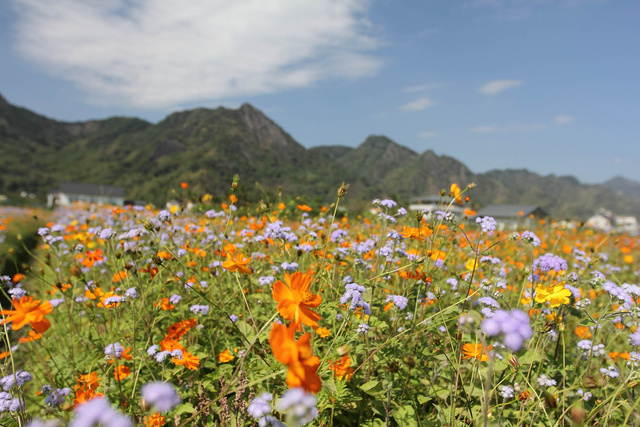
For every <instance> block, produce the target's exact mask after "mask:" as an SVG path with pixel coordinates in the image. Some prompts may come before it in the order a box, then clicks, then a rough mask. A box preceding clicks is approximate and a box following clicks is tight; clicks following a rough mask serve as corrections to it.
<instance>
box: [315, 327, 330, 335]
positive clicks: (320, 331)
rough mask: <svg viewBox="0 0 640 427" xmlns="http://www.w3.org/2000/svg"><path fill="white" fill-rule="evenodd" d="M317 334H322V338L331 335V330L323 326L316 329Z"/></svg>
mask: <svg viewBox="0 0 640 427" xmlns="http://www.w3.org/2000/svg"><path fill="white" fill-rule="evenodd" d="M316 334H318V335H320V338H327V337H328V336H330V335H331V331H330V330H329V329H327V328H325V327H324V326H323V327H322V328H318V329H316Z"/></svg>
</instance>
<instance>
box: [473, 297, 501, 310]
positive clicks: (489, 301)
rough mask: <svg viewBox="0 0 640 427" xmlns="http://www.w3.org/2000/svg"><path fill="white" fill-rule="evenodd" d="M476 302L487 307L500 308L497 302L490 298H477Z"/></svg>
mask: <svg viewBox="0 0 640 427" xmlns="http://www.w3.org/2000/svg"><path fill="white" fill-rule="evenodd" d="M478 302H479V303H481V304H484V305H487V306H489V307H493V308H500V304H498V301H496V300H494V299H493V298H491V297H481V298H478Z"/></svg>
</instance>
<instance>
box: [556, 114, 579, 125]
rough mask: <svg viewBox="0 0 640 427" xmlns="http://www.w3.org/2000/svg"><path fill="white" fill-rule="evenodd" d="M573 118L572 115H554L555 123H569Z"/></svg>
mask: <svg viewBox="0 0 640 427" xmlns="http://www.w3.org/2000/svg"><path fill="white" fill-rule="evenodd" d="M574 119H575V118H574V117H573V116H561V115H557V116H556V124H557V125H566V124H567V123H571V122H572V121H573V120H574Z"/></svg>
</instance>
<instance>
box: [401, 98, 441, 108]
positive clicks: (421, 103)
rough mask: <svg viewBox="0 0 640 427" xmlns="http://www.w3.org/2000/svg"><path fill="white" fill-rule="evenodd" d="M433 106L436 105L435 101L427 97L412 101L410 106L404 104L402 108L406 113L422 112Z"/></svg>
mask: <svg viewBox="0 0 640 427" xmlns="http://www.w3.org/2000/svg"><path fill="white" fill-rule="evenodd" d="M433 105H434V104H433V101H432V100H430V99H429V98H426V97H425V98H420V99H416V100H415V101H411V102H409V103H408V104H404V105H403V106H402V107H400V108H401V109H402V110H404V111H420V110H424V109H425V108H429V107H431V106H433Z"/></svg>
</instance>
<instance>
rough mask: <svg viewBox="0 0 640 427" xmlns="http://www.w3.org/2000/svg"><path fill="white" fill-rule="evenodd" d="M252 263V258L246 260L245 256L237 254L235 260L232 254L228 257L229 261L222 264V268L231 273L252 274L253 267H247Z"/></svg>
mask: <svg viewBox="0 0 640 427" xmlns="http://www.w3.org/2000/svg"><path fill="white" fill-rule="evenodd" d="M250 262H251V257H249V258H245V257H244V254H241V253H237V254H236V255H235V258H234V256H233V255H232V254H229V255H227V261H225V262H223V263H222V267H224V268H225V269H227V270H229V271H237V272H238V273H242V274H251V273H253V270H252V269H251V267H247V264H249V263H250Z"/></svg>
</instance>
